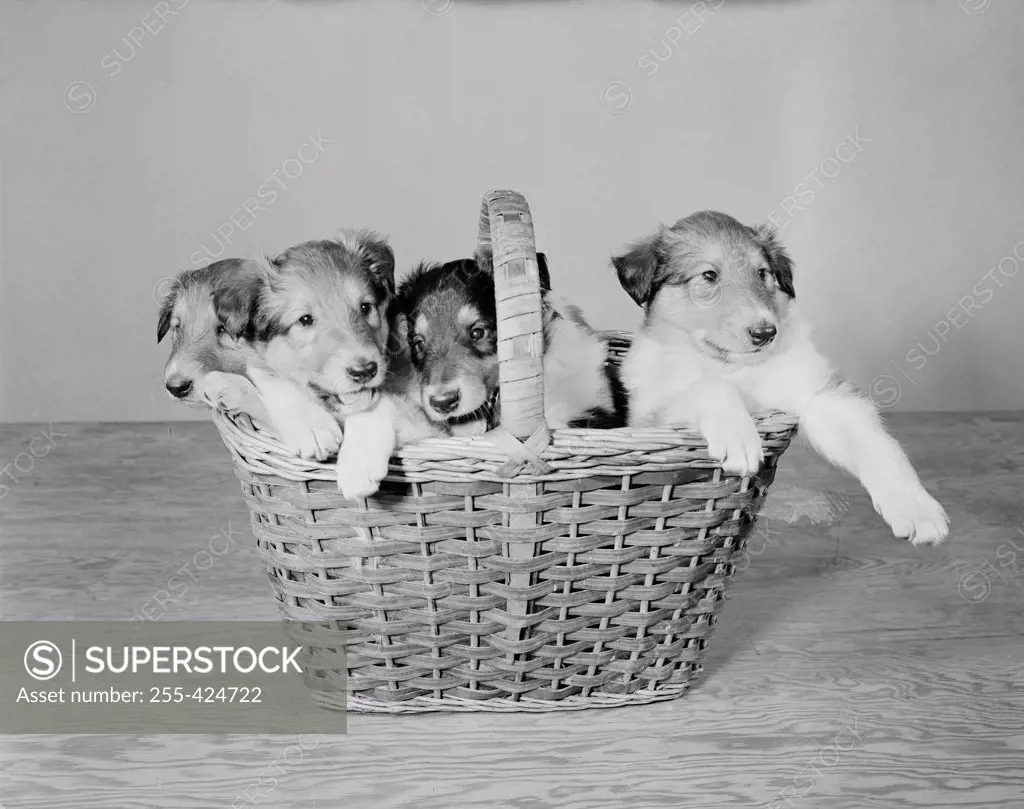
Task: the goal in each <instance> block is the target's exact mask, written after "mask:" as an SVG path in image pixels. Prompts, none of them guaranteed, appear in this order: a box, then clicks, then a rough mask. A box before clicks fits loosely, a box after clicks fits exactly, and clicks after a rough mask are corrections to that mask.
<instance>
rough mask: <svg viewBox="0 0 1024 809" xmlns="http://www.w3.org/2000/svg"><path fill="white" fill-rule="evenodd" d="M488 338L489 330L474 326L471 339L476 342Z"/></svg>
mask: <svg viewBox="0 0 1024 809" xmlns="http://www.w3.org/2000/svg"><path fill="white" fill-rule="evenodd" d="M486 336H487V329H485V328H484V327H483V326H474V327H473V328H472V329H470V332H469V339H470V340H473V341H474V342H475V341H477V340H483V339H484V338H485V337H486Z"/></svg>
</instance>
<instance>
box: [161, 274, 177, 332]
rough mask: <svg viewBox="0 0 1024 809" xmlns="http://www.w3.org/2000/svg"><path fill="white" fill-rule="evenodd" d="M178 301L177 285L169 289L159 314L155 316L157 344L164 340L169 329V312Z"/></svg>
mask: <svg viewBox="0 0 1024 809" xmlns="http://www.w3.org/2000/svg"><path fill="white" fill-rule="evenodd" d="M177 300H178V287H177V285H175V286H173V287H171V291H170V292H168V293H167V296H166V297H165V298H164V300H163V303H161V304H160V314H159V315H157V320H156V341H157V343H159V342H160V341H161V340H163V339H164V335H166V334H167V331H168V329H170V328H171V312H172V311H173V310H174V304H175V303H176V302H177Z"/></svg>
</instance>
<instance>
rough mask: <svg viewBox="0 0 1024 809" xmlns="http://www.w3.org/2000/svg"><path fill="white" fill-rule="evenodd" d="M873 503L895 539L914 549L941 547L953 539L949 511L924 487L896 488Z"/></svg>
mask: <svg viewBox="0 0 1024 809" xmlns="http://www.w3.org/2000/svg"><path fill="white" fill-rule="evenodd" d="M872 503H873V505H874V507H875V511H877V512H878V513H879V515H881V517H882V519H883V520H885V521H886V522H887V523H888V524H889V527H890V528H892V533H893V535H894V536H896V537H899V538H900V539H904V538H906V539H909V540H910V541H911V543H912V544H914V545H938V544H939V543H940V542H942V540H944V539H945V538H946V537H947V536H948V535H949V517H947V516H946V510H945V509H944V508H943V507H942V506H941V505H939V503H938V502H937V501H936V500H935V498H933V497H932V496H931V495H930V494H928V492H926V491H925V490H924V488H923V487H921V486H920V485H917V486H913V487H909V488H907V487H904V488H896V487H893V488H891V489H889V490H888V491H886V493H885V495H884V496H882V497H878V498H874V499H873V500H872Z"/></svg>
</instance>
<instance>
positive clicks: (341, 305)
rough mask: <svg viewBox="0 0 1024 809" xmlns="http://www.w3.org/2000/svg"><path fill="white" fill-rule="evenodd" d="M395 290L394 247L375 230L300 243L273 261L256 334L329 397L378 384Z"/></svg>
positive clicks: (280, 365)
mask: <svg viewBox="0 0 1024 809" xmlns="http://www.w3.org/2000/svg"><path fill="white" fill-rule="evenodd" d="M394 291H395V257H394V253H393V252H392V251H391V248H390V247H388V245H387V243H386V242H385V241H384V240H383V239H382V238H381V237H380V236H378V235H376V234H374V233H371V232H369V231H344V232H342V233H341V234H340V235H339V237H338V238H337V239H335V240H324V241H311V242H305V243H303V244H299V245H296V246H295V247H291V248H289V249H288V250H286V251H285V252H284V253H282V254H281V255H280V256H278V257H277V258H274V259H272V260H270V267H269V277H268V281H267V283H266V285H265V286H264V288H263V293H262V295H261V298H260V303H259V306H258V311H257V314H256V318H255V323H254V330H253V331H254V338H255V339H256V340H257V341H258V342H260V343H263V344H265V349H266V358H267V360H268V362H269V363H270V364H271V365H272V366H273V367H275V368H276V369H278V370H279V372H281V373H283V374H285V375H286V376H288V377H290V378H291V379H292V380H293V381H296V382H298V383H300V384H306V385H309V386H310V387H311V388H312V389H313V391H314V392H315V393H317V394H318V395H319V396H320V397H321V398H323V399H324V400H325V401H328V400H331V401H333V400H334V399H340V398H343V397H344V396H346V395H348V394H352V393H355V392H358V391H361V390H364V389H368V388H376V387H377V386H379V385H380V384H381V382H382V381H383V380H384V375H385V372H386V370H387V350H386V349H387V343H388V319H387V317H386V314H387V308H388V303H389V302H390V300H391V298H392V296H393V295H394Z"/></svg>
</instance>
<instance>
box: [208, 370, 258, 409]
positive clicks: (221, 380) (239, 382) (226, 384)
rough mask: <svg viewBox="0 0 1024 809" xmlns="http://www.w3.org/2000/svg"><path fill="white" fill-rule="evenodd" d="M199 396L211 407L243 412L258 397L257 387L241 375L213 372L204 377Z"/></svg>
mask: <svg viewBox="0 0 1024 809" xmlns="http://www.w3.org/2000/svg"><path fill="white" fill-rule="evenodd" d="M199 395H200V396H201V397H202V399H203V401H205V402H206V403H207V404H208V405H210V407H223V408H224V409H225V410H243V409H245V406H246V405H248V404H249V403H250V402H251V401H252V398H253V397H254V396H256V387H255V386H254V385H253V384H252V382H250V381H249V380H248V379H246V378H245V377H244V376H242V375H241V374H225V373H221V372H220V371H211V372H210V373H208V374H207V375H206V376H204V377H203V379H202V382H201V383H200V390H199Z"/></svg>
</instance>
